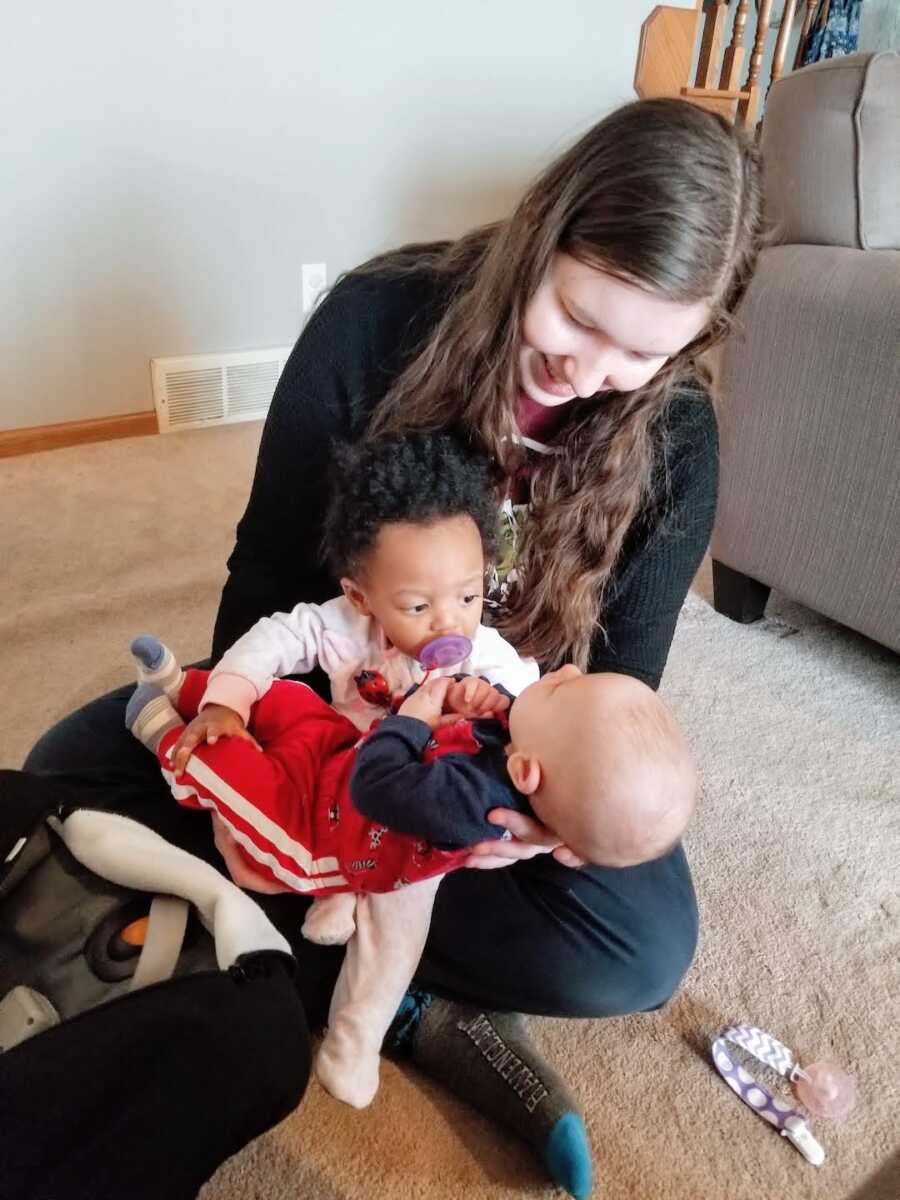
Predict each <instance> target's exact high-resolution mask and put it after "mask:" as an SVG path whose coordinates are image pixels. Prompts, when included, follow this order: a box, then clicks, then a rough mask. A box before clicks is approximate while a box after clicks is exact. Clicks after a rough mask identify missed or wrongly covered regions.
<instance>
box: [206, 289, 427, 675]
mask: <svg viewBox="0 0 900 1200" xmlns="http://www.w3.org/2000/svg"><path fill="white" fill-rule="evenodd" d="M440 304H441V298H440V295H439V294H438V293H437V291H436V288H435V283H434V279H433V277H430V276H424V275H416V276H411V277H402V278H382V277H378V276H359V277H349V278H346V279H344V280H342V281H341V282H340V283H338V284H337V285H336V287H335V288H334V290H333V291H332V292H331V293H330V294H329V295H328V296H327V297H326V299H325V300H324V301H323V303H322V304H321V306H320V307H319V308H318V309H317V310H316V312H315V313H314V314H313V316H312V317H311V318H310V321H309V324H308V325H307V326H306V328H305V329H304V331H303V333H302V334H301V336H300V339H299V340H298V342H297V344H296V346H295V347H294V350H293V352H292V354H291V356H290V358H289V359H288V362H287V364H286V366H285V368H284V372H283V373H282V376H281V379H280V380H279V381H278V387H277V388H276V389H275V395H274V397H273V400H272V404H271V406H270V408H269V414H268V417H267V418H266V425H265V429H264V430H263V436H262V442H261V444H260V448H259V457H258V459H257V463H256V473H255V476H254V479H253V487H252V490H251V493H250V499H249V502H248V504H247V509H246V511H245V513H244V515H243V517H242V518H241V520H240V522H239V524H238V527H237V540H236V543H235V547H234V550H233V552H232V554H231V557H230V558H229V560H228V569H229V577H228V581H227V583H226V584H225V588H224V590H223V593H222V600H221V603H220V606H219V614H218V617H217V619H216V628H215V634H214V637H213V661H214V662H217V661H218V659H219V658H220V657H221V655H222V653H223V652H224V651H225V649H226V648H227V647H228V646H230V645H232V644H233V643H234V642H236V641H237V639H238V638H239V637H240V636H241V634H243V633H246V631H247V630H248V629H249V628H250V626H251V625H253V624H254V622H256V621H257V620H259V618H260V617H263V616H267V615H268V614H270V613H273V612H287V611H289V610H290V609H291V608H293V606H294V605H295V604H296V603H297V602H298V601H300V600H305V601H308V602H310V603H318V604H321V603H323V602H324V601H326V600H328V599H329V598H330V597H332V596H334V595H336V594H337V592H338V591H339V588H338V586H337V583H336V581H335V580H334V579H332V578H331V576H330V574H329V572H328V571H327V569H326V568H325V567H324V566H323V565H322V564H321V562H320V552H319V547H320V541H321V537H322V524H323V521H324V516H325V508H326V505H327V501H328V490H329V486H330V485H331V482H332V481H331V478H330V466H331V461H332V446H333V444H334V442H335V441H336V440H338V439H341V440H349V441H355V440H356V439H358V438H359V437H361V436H362V435H363V433H364V432H365V429H366V426H367V425H368V422H369V417H370V416H371V413H372V411H373V409H374V408H375V406H376V405H377V404H378V403H379V402H380V401H381V400H382V399H383V397H384V396H385V394H386V393H387V390H388V388H389V387H390V384H391V383H392V381H393V379H394V378H395V377H396V376H397V374H398V373H399V371H400V370H401V369H402V367H403V366H404V365H405V363H406V361H407V360H408V359H409V357H410V355H411V354H412V352H413V351H414V349H415V348H416V347H417V346H418V345H419V343H420V342H421V340H422V338H423V336H424V335H425V334H426V333H427V331H428V328H429V327H430V324H431V323H433V321H434V320H435V319H436V317H437V315H438V312H439V309H440Z"/></svg>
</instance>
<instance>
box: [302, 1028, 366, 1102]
mask: <svg viewBox="0 0 900 1200" xmlns="http://www.w3.org/2000/svg"><path fill="white" fill-rule="evenodd" d="M354 1032H355V1031H354V1030H352V1029H351V1030H341V1031H336V1030H334V1029H329V1030H328V1032H327V1033H326V1034H325V1040H324V1041H323V1042H322V1045H321V1047H320V1049H319V1053H318V1054H317V1055H316V1078H317V1079H318V1080H319V1083H321V1085H322V1087H323V1088H324V1089H325V1091H326V1092H328V1093H330V1095H332V1096H334V1098H335V1100H342V1101H343V1102H344V1104H349V1105H350V1106H351V1107H352V1108H368V1106H369V1105H370V1104H371V1103H372V1101H373V1100H374V1099H375V1094H376V1093H377V1091H378V1069H379V1065H380V1063H379V1057H378V1051H377V1050H373V1049H372V1048H371V1047H370V1046H366V1045H363V1044H362V1042H361V1041H360V1040H359V1039H358V1038H357V1037H355V1036H354Z"/></svg>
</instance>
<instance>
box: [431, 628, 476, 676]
mask: <svg viewBox="0 0 900 1200" xmlns="http://www.w3.org/2000/svg"><path fill="white" fill-rule="evenodd" d="M471 653H472V643H471V642H470V641H469V639H468V638H467V637H463V636H462V635H461V634H458V633H447V634H444V635H443V636H442V637H436V638H433V639H432V640H431V641H430V642H426V643H425V645H424V646H423V647H422V649H421V650H420V651H419V662H420V663H421V664H422V666H423V667H424V668H425V670H426V671H433V670H435V668H437V667H455V666H456V664H457V663H461V662H463V661H464V660H465V659H467V658H468V657H469V655H470V654H471Z"/></svg>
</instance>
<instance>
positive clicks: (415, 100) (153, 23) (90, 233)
mask: <svg viewBox="0 0 900 1200" xmlns="http://www.w3.org/2000/svg"><path fill="white" fill-rule="evenodd" d="M681 2H682V3H683V4H684V6H688V7H689V6H690V0H681ZM651 8H652V3H651V0H553V2H552V3H551V2H549V0H451V2H449V3H448V2H446V0H443V2H442V0H327V2H326V0H252V2H251V0H244V2H237V0H233V2H230V3H229V2H224V0H195V2H194V3H192V4H189V3H187V0H156V2H155V3H153V4H150V3H144V4H142V5H135V4H122V2H121V0H115V2H112V0H108V2H107V0H82V3H79V4H73V5H63V4H59V3H58V2H53V0H29V3H27V4H19V5H7V6H5V11H4V22H3V38H2V40H3V43H4V48H3V51H2V62H0V89H2V93H0V100H2V103H0V122H2V126H0V127H2V128H3V138H2V145H3V164H4V174H5V183H4V186H3V188H2V189H0V239H2V245H3V254H2V262H3V269H2V271H0V429H14V428H22V427H27V426H30V425H42V424H49V423H54V422H57V421H71V420H79V419H83V418H90V417H102V416H109V415H114V414H118V413H127V412H138V411H141V410H144V409H148V408H150V407H151V406H152V398H151V394H150V383H149V369H148V360H149V359H150V358H151V357H156V356H160V355H175V354H186V353H194V352H200V353H202V352H207V351H215V350H237V349H245V348H251V347H257V346H259V347H262V346H271V345H281V344H290V343H292V342H293V341H294V339H295V337H296V335H297V332H298V330H299V328H300V324H301V316H300V265H301V263H302V262H305V261H311V262H317V261H325V262H327V264H328V269H329V277H330V278H331V279H333V278H334V275H335V274H336V273H337V271H339V270H341V269H343V268H346V267H349V266H351V265H353V264H354V263H356V262H358V261H360V260H361V259H363V258H365V257H366V256H368V255H370V254H372V253H373V252H375V251H376V250H378V249H381V248H385V247H387V246H390V245H392V244H396V243H398V242H400V241H403V240H407V239H411V238H419V237H437V236H443V235H450V234H455V233H458V232H460V231H462V230H463V229H465V228H467V227H468V226H471V225H472V224H474V223H477V222H480V221H484V220H488V219H491V218H494V217H497V216H500V215H502V214H503V213H504V212H505V211H506V210H507V209H508V207H509V206H510V204H511V202H512V201H513V200H514V198H515V197H516V195H517V193H518V191H519V190H520V188H521V186H522V184H523V183H524V181H525V180H526V179H528V178H529V177H530V176H531V175H532V174H533V173H534V172H535V170H537V169H538V168H539V167H540V166H541V165H542V164H543V163H544V162H545V161H546V160H547V159H548V158H549V157H550V156H551V155H552V154H554V153H555V152H556V151H557V150H558V149H559V148H561V147H562V146H563V145H564V144H566V143H567V142H568V141H569V140H570V139H571V138H572V137H574V136H575V135H576V134H577V133H579V132H580V131H581V130H582V129H583V128H585V127H586V126H587V125H588V124H589V123H590V122H591V121H592V120H594V119H595V118H596V117H597V116H599V115H600V114H602V113H603V112H605V111H606V110H608V109H609V108H611V107H613V106H614V105H616V104H619V103H621V102H623V101H626V100H629V99H632V98H633V95H634V93H633V91H632V75H633V71H634V62H635V55H636V53H637V46H638V32H639V28H640V23H641V21H642V20H643V18H644V17H645V16H646V15H647V14H648V13H649V11H650V9H651Z"/></svg>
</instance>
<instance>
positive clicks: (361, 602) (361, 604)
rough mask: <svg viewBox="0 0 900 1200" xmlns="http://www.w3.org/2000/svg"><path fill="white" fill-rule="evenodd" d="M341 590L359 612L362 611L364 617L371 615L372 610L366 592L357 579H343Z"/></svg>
mask: <svg viewBox="0 0 900 1200" xmlns="http://www.w3.org/2000/svg"><path fill="white" fill-rule="evenodd" d="M341 591H342V592H343V593H344V595H345V596H346V597H347V599H348V600H349V601H350V603H351V604H352V605H353V607H354V608H355V609H356V610H357V612H361V613H362V615H363V616H364V617H371V615H372V610H371V609H370V608H369V602H368V600H367V599H366V593H365V592H364V591H363V589H362V588H361V587H360V585H359V584H358V583H357V582H356V580H355V579H347V578H344V579H342V580H341Z"/></svg>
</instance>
